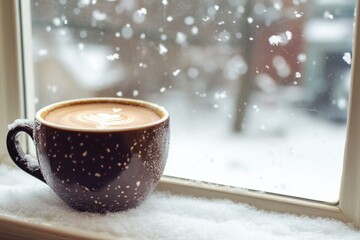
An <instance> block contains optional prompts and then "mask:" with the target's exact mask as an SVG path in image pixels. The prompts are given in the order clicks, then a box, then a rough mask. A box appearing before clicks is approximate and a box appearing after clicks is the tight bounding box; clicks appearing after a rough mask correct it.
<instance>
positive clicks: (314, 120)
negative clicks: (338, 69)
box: [158, 94, 346, 202]
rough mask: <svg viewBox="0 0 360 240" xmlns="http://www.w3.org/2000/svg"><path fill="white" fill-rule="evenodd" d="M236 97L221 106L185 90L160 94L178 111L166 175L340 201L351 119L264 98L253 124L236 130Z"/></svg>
mask: <svg viewBox="0 0 360 240" xmlns="http://www.w3.org/2000/svg"><path fill="white" fill-rule="evenodd" d="M279 98H280V97H279ZM232 100H233V99H232V98H231V97H229V98H228V99H226V101H225V102H223V104H222V105H219V107H218V109H215V110H214V109H210V110H209V109H204V107H203V106H196V105H194V104H193V102H192V101H190V100H189V101H187V98H186V96H185V95H181V94H169V95H168V97H164V99H163V100H160V104H161V102H163V103H164V104H163V105H164V106H165V107H166V108H167V109H168V110H169V112H170V114H171V145H170V154H169V159H168V163H167V166H166V169H165V174H166V175H171V176H177V177H182V178H189V179H194V180H200V181H205V182H212V183H218V184H225V185H230V186H236V187H241V188H247V189H254V190H258V191H266V192H273V193H279V194H285V195H291V196H297V197H302V198H309V199H315V200H320V201H328V202H337V201H338V195H339V188H340V181H341V173H342V163H343V151H344V145H345V135H346V125H345V124H334V123H331V122H329V121H327V120H325V119H322V118H319V117H316V116H313V115H311V114H309V111H307V110H306V109H296V108H294V107H290V106H277V105H266V103H264V102H261V98H259V97H257V98H256V101H257V102H256V105H255V106H256V107H254V104H251V106H250V107H249V109H248V110H249V111H248V113H249V114H248V117H247V121H246V124H247V127H246V130H245V131H244V132H243V133H241V134H238V133H233V132H232V131H231V123H232V118H231V117H230V115H229V114H228V113H227V112H229V111H230V110H231V108H225V106H231V103H230V102H231V101H232ZM158 102H159V101H158ZM229 104H230V105H229ZM222 106H224V107H222Z"/></svg>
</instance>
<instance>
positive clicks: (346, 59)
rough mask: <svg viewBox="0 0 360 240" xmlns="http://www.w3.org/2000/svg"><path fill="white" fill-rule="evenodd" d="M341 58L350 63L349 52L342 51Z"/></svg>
mask: <svg viewBox="0 0 360 240" xmlns="http://www.w3.org/2000/svg"><path fill="white" fill-rule="evenodd" d="M343 60H344V61H345V62H346V63H347V64H349V65H350V64H351V53H349V52H346V53H344V56H343Z"/></svg>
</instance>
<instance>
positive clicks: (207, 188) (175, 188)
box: [0, 0, 360, 239]
mask: <svg viewBox="0 0 360 240" xmlns="http://www.w3.org/2000/svg"><path fill="white" fill-rule="evenodd" d="M359 2H360V0H357V1H356V10H355V13H356V14H355V15H356V23H355V37H354V47H353V56H352V76H351V92H350V97H349V101H350V104H349V113H348V126H347V136H346V144H345V154H344V164H343V175H342V181H341V188H340V197H339V202H338V203H337V204H330V203H325V202H319V201H312V200H307V199H301V198H294V197H289V196H282V195H277V194H272V193H260V192H256V191H238V190H237V189H235V188H234V189H232V188H229V187H225V186H221V185H216V184H208V183H201V182H195V181H189V180H186V179H179V178H173V177H167V176H164V177H163V178H162V179H161V181H160V183H159V185H158V188H157V189H158V190H159V191H169V192H171V193H175V194H182V195H192V196H199V197H205V198H227V199H231V200H233V201H237V202H243V203H247V204H250V205H253V206H255V207H258V208H261V209H265V210H270V211H277V212H286V213H294V214H298V215H309V216H320V217H329V218H334V219H338V220H341V221H344V222H350V223H353V224H354V225H355V226H356V227H360V184H358V182H359V181H360V147H358V146H357V144H358V143H360V124H358V123H360V17H359V16H360V10H359ZM29 9H30V1H29V0H23V1H14V0H1V1H0V37H1V39H0V53H1V54H0V111H1V115H0V127H1V129H3V130H1V131H0V161H1V162H11V161H10V160H8V157H7V150H6V146H5V138H6V128H7V125H8V123H10V122H12V121H13V120H14V119H16V118H20V117H24V116H27V117H30V118H31V117H33V116H31V114H26V109H34V106H33V105H32V104H33V103H29V102H26V101H25V99H26V98H29V99H34V98H33V97H34V96H30V95H29V94H33V91H26V94H28V95H27V96H25V92H24V88H31V86H33V83H34V82H33V79H32V76H33V74H32V72H31V71H32V67H31V63H32V59H31V52H30V53H29V52H25V51H23V49H24V48H25V49H31V38H24V37H23V36H24V35H27V36H31V32H30V31H31V27H30V24H31V21H30V20H31V19H30V12H29ZM24 39H26V41H24ZM24 76H26V84H25V82H24ZM27 90H29V89H27ZM325 168H326V166H324V169H325ZM0 234H2V235H1V236H3V237H5V238H6V236H8V237H9V238H11V239H16V238H17V237H20V236H21V237H22V238H23V237H24V236H27V237H28V239H45V238H46V239H65V238H71V239H84V238H86V239H98V238H99V237H100V238H101V237H104V235H99V234H98V233H92V232H86V231H81V230H77V229H70V228H59V227H56V228H55V227H52V226H48V225H41V224H33V223H30V222H26V221H25V220H20V219H15V218H13V217H11V216H3V215H1V213H0ZM106 237H107V238H109V239H111V236H106Z"/></svg>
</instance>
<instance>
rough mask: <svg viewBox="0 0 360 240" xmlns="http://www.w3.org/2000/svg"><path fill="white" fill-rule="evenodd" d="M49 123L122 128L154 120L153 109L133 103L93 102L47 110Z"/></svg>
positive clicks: (89, 127)
mask: <svg viewBox="0 0 360 240" xmlns="http://www.w3.org/2000/svg"><path fill="white" fill-rule="evenodd" d="M44 119H45V120H46V121H48V122H50V123H53V124H57V125H62V126H67V127H75V128H80V129H123V128H127V127H134V126H141V125H145V124H148V123H152V122H156V121H158V120H159V119H160V116H159V115H158V114H156V113H155V112H154V111H152V110H150V109H148V108H145V107H141V106H135V105H128V104H120V103H110V102H103V103H102V102H94V103H81V104H75V105H68V106H63V107H59V108H56V109H54V110H52V111H50V112H48V113H47V114H46V115H45V116H44Z"/></svg>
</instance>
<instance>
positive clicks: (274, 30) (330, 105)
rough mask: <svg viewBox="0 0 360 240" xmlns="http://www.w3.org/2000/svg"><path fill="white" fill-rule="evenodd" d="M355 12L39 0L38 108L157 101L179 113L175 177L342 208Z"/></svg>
mask: <svg viewBox="0 0 360 240" xmlns="http://www.w3.org/2000/svg"><path fill="white" fill-rule="evenodd" d="M354 5H355V1H353V0H344V1H336V0H312V1H310V0H307V1H306V0H256V1H254V0H248V1H246V0H227V1H220V0H218V1H217V0H210V1H208V0H195V1H194V0H183V1H174V0H156V1H155V0H146V1H142V0H107V1H105V0H103V1H96V0H78V1H75V0H56V1H48V0H37V1H31V17H32V34H33V36H32V40H33V49H32V51H33V60H34V65H33V66H34V75H35V76H34V77H35V81H36V86H35V90H36V93H35V94H36V98H35V99H30V100H29V101H35V104H36V107H37V109H39V108H41V107H43V106H45V105H48V104H50V103H54V102H57V101H61V100H66V99H72V98H80V97H92V96H108V97H126V98H136V99H142V100H148V101H151V102H155V103H157V104H159V105H163V106H165V107H166V108H167V109H168V111H169V112H170V114H171V145H170V155H169V159H168V163H167V166H166V169H165V174H166V175H171V176H176V177H181V178H188V179H193V180H200V181H205V182H212V183H218V184H224V185H229V186H234V187H240V188H247V189H253V190H257V191H266V192H273V193H279V194H285V195H292V196H297V197H302V198H310V199H315V200H321V201H332V202H335V201H337V199H338V194H339V188H340V180H341V172H342V161H343V151H344V144H345V134H346V115H347V105H348V94H349V87H350V82H349V81H350V68H351V50H352V43H353V24H354Z"/></svg>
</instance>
